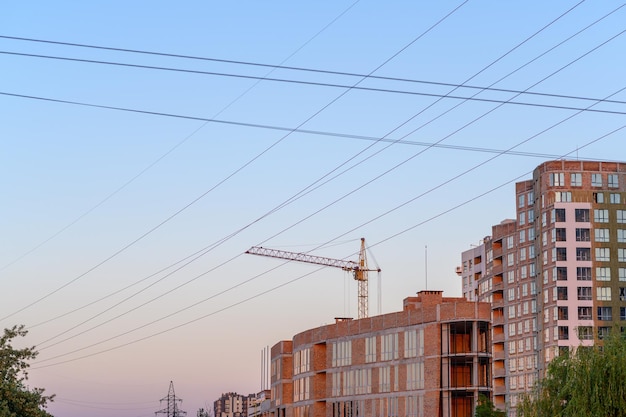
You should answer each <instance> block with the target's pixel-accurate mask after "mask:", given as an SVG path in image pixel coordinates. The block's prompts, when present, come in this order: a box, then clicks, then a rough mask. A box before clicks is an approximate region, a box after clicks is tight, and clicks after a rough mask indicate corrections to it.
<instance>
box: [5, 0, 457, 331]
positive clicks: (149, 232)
mask: <svg viewBox="0 0 626 417" xmlns="http://www.w3.org/2000/svg"><path fill="white" fill-rule="evenodd" d="M358 1H360V0H357V1H356V2H354V3H352V4H351V5H350V6H349V7H348V8H347V9H346V10H345V11H344V12H343V13H341V14H340V15H339V16H338V17H337V18H335V19H334V20H333V21H332V22H331V23H330V24H332V23H334V22H335V21H336V20H337V19H339V18H340V17H341V16H343V14H344V13H346V12H347V11H348V10H350V9H351V8H352V7H353V6H354V5H356V4H357V3H358ZM466 1H469V0H466ZM457 8H458V7H457ZM455 10H456V9H455ZM330 24H328V25H327V26H325V27H324V28H323V29H322V30H321V31H319V32H318V33H317V34H316V35H315V36H314V37H313V38H315V37H316V36H318V35H319V34H320V33H321V32H322V31H323V30H325V29H326V28H327V27H328V26H330ZM313 38H311V39H310V40H312V39H313ZM310 40H309V41H310ZM305 45H306V44H305ZM302 47H304V45H303V46H302ZM405 48H406V47H405ZM405 48H403V49H402V50H401V51H403V50H404V49H405ZM298 50H300V49H298ZM296 52H297V51H296ZM296 52H294V54H295V53H296ZM398 53H400V52H398ZM290 56H291V55H290ZM394 57H395V55H394ZM392 58H393V57H392ZM287 59H288V58H287ZM383 65H384V64H383ZM381 66H382V65H381ZM377 69H378V68H377ZM374 71H375V70H374ZM348 91H349V90H347V91H345V92H344V93H342V94H341V95H339V97H337V98H336V99H335V100H333V101H332V102H331V103H329V104H328V105H327V106H324V107H323V108H322V109H321V110H320V111H319V112H318V113H316V114H314V115H313V116H311V117H310V118H309V119H307V120H306V121H305V122H303V123H302V124H301V125H300V126H302V125H304V124H305V123H306V122H308V121H309V120H311V119H312V118H313V117H315V116H316V115H317V114H319V113H321V112H322V111H323V110H324V109H325V108H327V107H328V106H330V105H331V104H332V103H334V102H335V101H336V100H339V98H341V97H343V95H345V94H347V92H348ZM244 94H245V93H244ZM231 104H232V103H231ZM229 106H230V104H229ZM227 107H228V106H227ZM222 111H223V110H222ZM218 114H219V113H218ZM300 126H298V127H300ZM198 130H199V129H197V130H196V131H194V133H196V132H197V131H198ZM290 133H291V132H290ZM290 133H287V134H286V135H284V136H283V137H282V138H280V139H279V140H277V141H276V142H274V143H273V144H272V145H270V146H269V147H267V148H266V149H265V150H263V151H262V152H261V153H259V154H257V155H256V156H255V157H253V158H252V159H250V160H249V161H248V162H246V163H245V164H244V165H243V166H241V167H239V168H238V169H236V170H235V171H234V172H232V173H231V174H230V175H228V176H227V177H226V178H224V179H222V180H221V181H220V182H218V183H217V184H216V185H214V186H213V187H212V188H210V189H209V190H208V191H206V192H205V193H203V194H201V195H200V196H199V197H197V198H196V199H195V200H193V201H192V202H190V203H188V204H187V205H185V206H184V207H183V208H181V209H179V210H178V211H177V212H175V213H174V214H173V215H171V216H169V217H168V218H166V219H165V220H164V221H162V222H161V223H159V224H158V225H157V226H155V227H153V228H152V229H150V230H148V232H146V233H144V234H143V235H141V236H140V237H139V238H137V239H135V240H134V241H132V242H131V243H129V244H127V245H125V246H123V247H122V248H121V249H119V250H118V251H116V252H115V253H113V254H112V255H110V256H109V257H107V258H105V259H104V260H103V261H101V262H100V263H98V264H96V265H95V266H94V267H92V268H90V269H88V270H87V271H86V272H84V273H82V274H81V275H79V276H77V277H75V278H73V279H72V280H70V281H68V282H66V283H65V284H63V285H61V286H60V287H57V288H56V289H55V290H53V291H51V292H49V293H47V294H46V295H44V296H42V297H40V298H38V299H36V300H35V301H33V302H31V303H30V304H27V305H26V306H24V307H22V308H21V309H19V310H17V311H15V312H13V313H11V314H9V315H7V316H4V317H2V318H0V321H3V320H5V319H7V318H10V317H12V316H14V315H16V314H18V313H20V312H22V311H24V310H26V309H28V308H30V307H32V306H34V305H36V304H38V303H39V302H41V301H43V300H45V299H47V298H49V297H50V296H52V295H54V294H56V293H57V292H59V291H61V290H62V289H64V288H66V287H67V286H69V285H71V284H73V283H74V282H76V281H78V280H79V279H81V278H83V277H84V276H85V275H87V274H89V273H90V272H92V271H93V270H95V269H97V268H98V267H100V266H102V265H103V264H105V263H106V262H108V261H109V260H111V259H113V258H114V257H116V256H117V255H119V254H120V253H122V252H124V251H125V250H126V249H128V248H129V247H131V246H133V245H134V244H136V243H137V242H139V241H140V240H142V239H143V238H145V237H146V236H148V235H149V234H151V233H152V232H153V231H155V230H157V229H158V228H160V227H161V226H163V225H164V224H165V223H167V222H169V221H170V220H171V219H173V218H174V217H176V216H177V215H178V214H180V213H182V212H183V211H185V210H186V209H187V208H189V207H190V206H192V205H193V204H195V203H196V202H198V201H199V200H200V199H202V198H203V197H204V196H206V195H207V194H209V193H210V192H211V191H213V190H214V189H216V188H217V187H219V186H220V185H222V184H223V183H225V182H226V181H228V180H229V179H230V178H232V177H233V176H235V175H236V174H237V173H239V172H240V171H242V170H243V169H245V168H246V167H247V166H248V165H250V164H252V163H253V162H254V161H256V160H257V159H258V158H260V157H261V156H263V155H264V154H265V153H267V152H269V151H270V150H271V149H272V148H274V147H275V146H277V145H278V144H279V143H280V142H282V140H284V139H285V138H286V137H287V136H288V135H289V134H290ZM188 138H189V136H187V137H186V138H185V139H183V141H181V142H179V144H177V145H176V146H175V147H174V148H172V149H171V150H170V151H169V152H168V153H166V154H165V155H163V156H162V157H161V158H159V159H158V160H157V161H156V162H158V161H160V160H161V159H162V158H164V157H165V156H166V155H168V154H169V153H170V152H172V151H173V150H174V149H175V148H177V147H178V146H180V145H182V143H183V142H185V141H186V140H187V139H188ZM156 162H155V163H154V164H156ZM151 166H152V165H151ZM151 166H150V167H151ZM143 172H145V171H142V173H143ZM139 175H141V173H140V174H139ZM134 179H135V178H133V180H134ZM131 181H132V180H131Z"/></svg>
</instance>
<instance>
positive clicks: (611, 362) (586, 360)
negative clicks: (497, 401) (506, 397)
mask: <svg viewBox="0 0 626 417" xmlns="http://www.w3.org/2000/svg"><path fill="white" fill-rule="evenodd" d="M603 342H604V343H603V345H602V346H599V345H597V346H594V347H579V348H578V349H576V351H575V353H571V354H569V353H568V354H564V355H560V356H559V357H557V358H555V359H554V360H553V361H551V362H550V364H549V365H548V369H547V373H546V377H545V378H543V379H541V380H540V382H539V384H538V385H537V387H535V389H534V390H533V392H531V393H529V394H527V395H526V396H524V397H523V398H522V401H521V403H520V406H519V407H518V415H519V416H521V417H541V416H561V417H597V416H603V417H626V383H625V381H626V340H625V339H624V338H623V337H622V334H621V331H620V329H619V328H615V329H613V331H612V332H611V335H610V336H609V337H608V338H606V339H604V341H603Z"/></svg>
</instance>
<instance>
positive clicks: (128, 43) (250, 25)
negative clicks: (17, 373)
mask: <svg viewBox="0 0 626 417" xmlns="http://www.w3.org/2000/svg"><path fill="white" fill-rule="evenodd" d="M619 6H621V4H620V3H619V2H616V1H604V2H578V1H566V2H544V1H534V0H532V1H514V2H498V1H488V2H479V1H474V0H470V1H467V2H463V1H440V2H412V1H391V2H373V1H366V0H362V1H354V0H350V1H317V2H293V1H274V2H257V1H244V2H241V1H232V2H199V1H190V2H182V3H180V2H179V3H176V4H174V3H171V2H170V3H166V2H147V1H138V2H121V1H111V2H96V3H94V2H69V1H60V2H43V1H36V2H11V3H6V4H4V5H3V6H2V12H1V13H0V27H1V28H2V29H0V67H1V68H2V82H1V84H2V87H1V88H0V109H1V114H2V123H0V138H1V144H2V151H1V152H0V169H1V170H2V173H1V174H2V175H0V178H2V180H1V190H2V205H0V235H1V236H2V239H0V285H1V287H0V288H2V291H0V294H1V295H0V319H1V320H0V321H1V323H0V325H2V326H4V327H10V326H12V325H14V324H25V325H26V326H27V327H28V329H29V331H30V333H29V335H28V337H27V339H26V340H25V341H24V342H25V343H28V344H29V345H37V347H38V349H39V351H40V355H39V358H38V359H37V361H35V362H34V363H33V364H32V369H31V372H30V375H31V379H30V382H31V384H32V385H33V386H42V387H45V388H46V389H47V391H48V392H50V393H55V394H57V400H56V401H55V402H54V403H53V404H52V405H51V406H50V408H49V410H50V411H51V412H52V413H53V414H54V415H55V416H63V417H78V416H85V415H89V416H93V417H100V416H102V417H104V416H110V415H116V416H120V417H143V416H152V415H154V414H153V413H154V412H155V411H157V410H158V409H160V405H159V402H158V400H159V399H160V398H163V397H165V396H166V394H167V389H168V387H169V382H170V381H174V384H175V388H176V394H177V395H178V396H180V397H181V398H182V399H183V404H182V409H183V410H186V411H187V412H188V415H195V413H196V411H197V410H198V409H199V408H200V407H205V406H206V405H207V404H209V405H211V404H212V402H213V401H214V400H216V399H217V398H218V397H219V395H220V394H221V393H222V392H228V391H237V392H239V393H243V394H248V393H253V392H257V391H259V390H260V389H261V386H262V382H261V352H262V350H263V349H264V348H265V347H267V346H271V345H273V344H274V343H276V342H277V341H279V340H283V339H290V338H291V337H292V336H293V335H294V334H296V333H298V332H300V331H302V330H305V329H309V328H312V327H316V326H319V325H322V324H325V323H330V322H332V321H333V318H334V317H336V316H353V317H355V316H356V310H357V308H356V298H357V297H356V294H357V290H356V284H355V283H354V282H353V281H352V280H351V279H350V277H348V276H346V275H345V274H344V272H342V271H341V270H335V269H331V268H326V269H322V270H320V271H316V269H317V268H316V267H314V266H310V265H305V264H293V263H292V264H286V265H283V263H282V262H281V261H278V260H274V259H267V258H261V257H255V256H250V255H243V253H244V252H245V250H247V249H248V248H249V247H250V246H253V245H262V246H266V247H276V248H280V249H284V250H290V251H298V252H299V251H310V250H313V249H315V250H314V252H313V253H315V254H318V255H322V256H328V257H333V258H344V257H346V258H350V259H355V258H356V252H357V251H358V248H359V239H360V238H361V237H365V238H366V240H367V243H368V245H370V246H371V250H370V264H372V263H374V260H375V261H376V264H377V265H378V266H379V267H380V268H382V271H383V272H382V277H381V281H380V283H379V282H378V280H377V277H376V276H371V277H370V279H371V283H370V314H372V315H373V314H377V313H378V312H383V313H384V312H390V311H395V310H398V309H400V308H401V303H402V299H403V298H405V297H407V296H411V295H413V294H415V293H416V292H417V291H419V290H422V289H424V288H425V287H426V285H427V286H428V288H429V289H441V290H444V292H445V294H446V295H449V296H459V295H460V294H461V291H460V283H459V279H458V277H457V276H456V275H455V274H454V270H455V267H456V266H457V265H458V264H459V262H460V253H461V251H463V250H465V249H467V248H469V247H470V245H472V244H477V243H479V241H480V239H481V238H483V237H484V236H486V235H488V234H489V233H490V230H491V229H490V227H491V225H492V224H494V223H498V222H500V221H501V220H503V219H505V218H507V217H511V216H513V215H514V204H515V199H514V197H513V192H514V186H513V183H514V182H515V180H522V179H527V178H529V176H530V174H529V173H530V172H531V171H532V169H533V168H534V167H535V166H537V165H538V164H540V163H541V162H543V161H545V160H548V159H552V158H554V157H557V156H560V155H565V154H568V153H569V157H571V158H596V159H611V160H625V159H626V155H624V149H625V147H624V131H623V130H619V131H617V132H615V133H612V134H610V133H611V132H613V131H614V130H616V129H619V128H621V127H623V125H624V124H625V120H626V119H625V118H624V112H626V105H624V102H625V101H626V94H625V93H623V92H618V91H620V89H622V88H624V87H625V85H624V77H623V74H624V66H625V65H624V64H625V58H624V57H625V55H624V50H625V49H626V36H625V35H623V34H622V31H624V22H625V21H626V8H623V9H618V8H619ZM457 7H458V9H457ZM455 9H456V10H455ZM570 9H571V10H570ZM616 9H617V10H616ZM611 12H613V13H612V14H611ZM448 15H449V16H448ZM446 16H448V17H446ZM605 16H606V17H605ZM438 22H439V23H438ZM587 27H588V28H587ZM429 28H430V30H429ZM542 28H544V29H543V30H541V29H542ZM585 28H587V29H585ZM583 29H585V30H583ZM579 32H580V33H579ZM533 34H536V35H534V36H533ZM15 38H28V39H31V40H24V39H21V40H20V39H15ZM32 40H40V41H53V42H65V43H71V44H84V45H97V46H105V47H110V48H118V49H128V50H139V51H151V52H159V53H165V54H175V55H180V56H179V57H173V56H164V55H155V54H139V53H136V52H128V51H121V50H111V49H96V48H85V47H78V46H72V45H62V44H59V43H50V42H34V41H32ZM518 45H519V46H518ZM516 46H518V47H517V48H516ZM35 55H37V56H35ZM42 56H48V57H57V58H59V57H63V58H71V59H72V60H67V59H64V60H61V59H52V58H44V57H42ZM182 56H194V57H204V58H210V59H211V60H198V59H189V58H185V57H182ZM501 57H502V58H501ZM498 58H501V59H498ZM77 60H82V61H77ZM226 60H227V61H238V62H239V63H235V62H225V61H226ZM87 61H100V62H101V63H94V62H87ZM104 61H106V62H115V63H119V64H125V65H111V64H104V63H102V62H104ZM242 62H246V63H255V64H264V66H259V65H244V64H243V63H242ZM279 64H280V65H283V66H286V67H292V68H294V67H298V68H307V69H315V70H324V71H334V72H342V73H346V74H337V73H334V74H329V73H322V72H320V71H296V70H294V69H287V68H277V69H274V70H272V68H271V67H270V66H271V65H279ZM129 65H132V66H129ZM267 65H270V66H267ZM147 67H161V68H170V69H175V70H164V69H154V68H147ZM218 74H222V75H218ZM350 74H361V75H368V74H371V75H374V76H377V77H379V78H369V79H365V80H364V79H362V78H363V77H357V76H354V75H350ZM233 75H236V76H233ZM255 77H256V78H255ZM380 77H387V78H385V79H383V78H380ZM503 77H505V78H503ZM259 78H265V80H259ZM268 78H272V79H274V80H269V79H268ZM390 78H394V79H393V80H392V79H390ZM277 79H281V80H291V81H298V82H297V83H296V82H282V81H277ZM409 80H413V81H425V82H420V83H417V82H412V81H409ZM438 83H439V84H438ZM441 83H444V84H452V85H458V84H463V83H465V84H466V85H471V86H478V87H488V86H491V87H492V88H498V89H501V90H500V91H493V90H491V91H482V92H481V90H478V89H473V88H467V87H464V88H459V89H456V90H453V87H451V86H450V85H442V84H441ZM349 86H357V87H359V88H352V89H350V88H348V87H349ZM527 89H530V90H529V91H530V92H534V93H542V94H533V95H530V94H518V93H515V92H514V91H526V90H527ZM502 90H507V91H502ZM616 92H617V94H615V95H613V96H611V95H612V94H614V93H616ZM477 93H479V94H478V95H477V96H476V99H480V100H482V101H479V100H470V101H464V100H462V99H460V98H459V97H470V96H472V95H475V94H477ZM543 93H545V94H543ZM445 95H448V97H447V98H443V99H439V98H438V97H437V96H445ZM556 95H558V96H559V97H556ZM450 96H454V98H451V97H450ZM564 96H569V97H564ZM572 97H577V98H572ZM607 97H610V99H611V100H613V101H612V102H607V101H604V102H602V103H599V104H598V102H597V100H598V99H605V98H607ZM587 99H596V101H593V100H587ZM53 100H56V101H53ZM509 100H511V101H515V102H518V103H524V104H510V103H509V104H502V103H501V102H503V101H504V102H506V101H509ZM60 101H65V102H60ZM68 102H75V103H83V104H92V105H99V106H109V107H116V108H123V109H127V110H138V111H139V112H137V111H123V110H119V109H117V110H116V109H111V108H108V109H107V108H102V107H93V106H92V107H89V106H85V105H78V104H70V103H68ZM457 105H458V107H456V108H454V109H452V108H453V107H454V106H457ZM590 106H593V107H591V109H592V110H599V111H579V110H576V109H586V108H589V107H590ZM451 109H452V110H451ZM148 112H152V113H148ZM154 113H160V114H154ZM164 114H169V115H177V116H184V117H171V116H166V115H164ZM193 118H196V119H193ZM206 119H218V120H219V121H222V122H224V121H226V122H229V123H217V122H215V121H213V122H207V121H206ZM251 124H253V125H263V126H265V127H260V126H250V125H251ZM284 128H286V129H287V130H280V129H284ZM295 128H299V129H300V130H307V131H309V132H294V133H289V129H295ZM313 131H314V132H315V134H314V133H313ZM374 139H381V140H380V141H375V140H374ZM397 139H402V141H401V142H398V143H394V144H391V143H390V140H397ZM429 143H437V146H430V147H429V146H425V144H429ZM508 149H511V151H509V152H506V153H503V151H505V150H508ZM577 149H578V150H577ZM498 151H502V152H498ZM312 184H313V186H312V187H311V185H312ZM307 187H310V188H307ZM303 190H304V191H305V192H303ZM294 197H296V198H294ZM286 202H287V203H288V204H285V203H286ZM277 209H279V210H277ZM320 245H321V246H323V247H322V248H320V249H316V248H317V247H318V246H320ZM426 248H427V249H426ZM200 255H201V256H200ZM426 277H427V279H426ZM379 300H380V303H379Z"/></svg>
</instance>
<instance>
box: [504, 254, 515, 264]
mask: <svg viewBox="0 0 626 417" xmlns="http://www.w3.org/2000/svg"><path fill="white" fill-rule="evenodd" d="M506 264H507V265H508V266H513V265H514V264H515V254H514V253H509V254H508V255H507V256H506Z"/></svg>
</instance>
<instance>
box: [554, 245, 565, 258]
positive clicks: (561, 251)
mask: <svg viewBox="0 0 626 417" xmlns="http://www.w3.org/2000/svg"><path fill="white" fill-rule="evenodd" d="M555 249H556V260H557V261H567V248H555Z"/></svg>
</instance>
